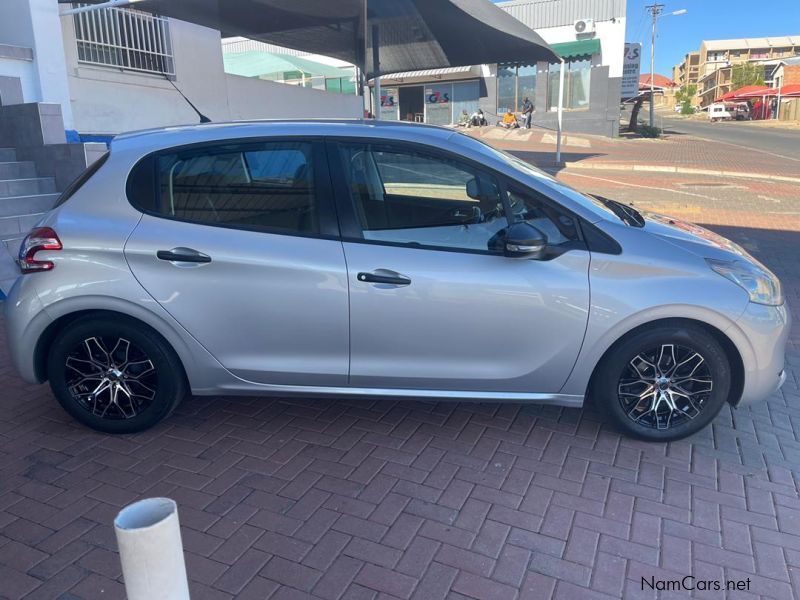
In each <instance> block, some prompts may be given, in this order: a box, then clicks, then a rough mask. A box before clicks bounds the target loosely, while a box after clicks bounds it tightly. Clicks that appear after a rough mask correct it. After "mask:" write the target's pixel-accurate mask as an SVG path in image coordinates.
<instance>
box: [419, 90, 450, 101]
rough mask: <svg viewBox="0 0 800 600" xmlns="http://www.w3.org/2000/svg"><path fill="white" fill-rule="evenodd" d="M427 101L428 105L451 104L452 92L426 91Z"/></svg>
mask: <svg viewBox="0 0 800 600" xmlns="http://www.w3.org/2000/svg"><path fill="white" fill-rule="evenodd" d="M425 100H426V101H427V102H428V104H447V103H448V102H450V92H433V91H431V90H426V93H425Z"/></svg>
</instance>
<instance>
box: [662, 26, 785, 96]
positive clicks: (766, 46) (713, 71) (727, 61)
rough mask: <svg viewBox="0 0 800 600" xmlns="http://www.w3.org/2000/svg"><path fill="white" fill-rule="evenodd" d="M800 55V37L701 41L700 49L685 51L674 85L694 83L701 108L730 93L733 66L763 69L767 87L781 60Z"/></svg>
mask: <svg viewBox="0 0 800 600" xmlns="http://www.w3.org/2000/svg"><path fill="white" fill-rule="evenodd" d="M799 54H800V35H790V36H776V37H767V38H740V39H733V40H703V42H702V43H701V44H700V49H699V50H698V51H696V52H689V53H687V54H686V56H685V57H684V60H683V62H682V63H680V64H678V65H675V67H674V68H673V79H674V80H675V82H676V83H677V84H678V85H681V86H683V85H689V84H696V85H697V87H698V91H697V94H698V98H699V99H700V105H701V106H708V105H709V104H711V103H712V102H713V101H714V100H715V99H716V98H718V97H719V96H721V95H722V94H725V93H726V92H729V91H731V80H732V77H733V67H734V66H735V65H737V64H741V63H746V62H750V63H756V64H759V65H761V66H763V67H764V79H765V83H766V85H770V84H771V82H772V80H773V77H774V73H775V70H776V69H777V68H778V66H779V65H780V64H781V60H782V59H786V58H790V57H792V56H795V55H799Z"/></svg>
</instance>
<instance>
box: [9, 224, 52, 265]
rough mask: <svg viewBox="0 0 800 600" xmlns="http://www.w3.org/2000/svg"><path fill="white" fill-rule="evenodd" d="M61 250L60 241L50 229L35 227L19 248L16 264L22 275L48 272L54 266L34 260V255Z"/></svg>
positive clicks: (45, 261)
mask: <svg viewBox="0 0 800 600" xmlns="http://www.w3.org/2000/svg"><path fill="white" fill-rule="evenodd" d="M62 248H63V246H62V245H61V240H59V239H58V236H57V235H56V232H55V231H53V230H52V229H51V228H50V227H37V228H36V229H33V230H31V232H30V233H29V234H28V235H27V237H26V238H25V239H24V240H22V245H21V246H20V247H19V258H18V259H17V263H18V264H19V268H20V270H21V271H22V274H23V275H24V274H26V273H37V272H39V271H49V270H50V269H52V268H53V267H54V266H55V265H54V264H53V263H52V262H51V261H49V260H36V253H37V252H39V251H40V250H61V249H62Z"/></svg>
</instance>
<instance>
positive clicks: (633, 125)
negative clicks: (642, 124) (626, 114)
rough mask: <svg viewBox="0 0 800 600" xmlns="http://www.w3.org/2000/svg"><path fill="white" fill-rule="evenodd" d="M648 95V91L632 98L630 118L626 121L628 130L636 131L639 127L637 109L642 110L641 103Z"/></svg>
mask: <svg viewBox="0 0 800 600" xmlns="http://www.w3.org/2000/svg"><path fill="white" fill-rule="evenodd" d="M649 97H650V93H649V92H648V93H647V94H639V96H638V97H637V98H636V100H634V102H633V107H632V108H631V120H630V123H628V131H630V132H632V133H636V131H637V129H638V127H639V111H640V110H642V104H644V101H645V99H646V98H649Z"/></svg>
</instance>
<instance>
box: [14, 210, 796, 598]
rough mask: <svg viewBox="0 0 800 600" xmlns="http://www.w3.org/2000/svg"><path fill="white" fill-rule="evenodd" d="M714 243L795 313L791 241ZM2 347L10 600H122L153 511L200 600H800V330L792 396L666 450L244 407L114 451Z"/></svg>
mask: <svg viewBox="0 0 800 600" xmlns="http://www.w3.org/2000/svg"><path fill="white" fill-rule="evenodd" d="M732 202H734V201H733V200H732ZM754 206H756V205H755V204H754ZM756 212H757V210H756V209H755V208H754V209H753V215H754V216H755V215H756ZM701 216H702V215H701ZM706 216H708V220H710V221H712V222H714V221H715V220H716V221H719V220H724V219H720V218H715V217H714V215H711V214H708V215H706ZM697 220H699V221H702V220H703V219H697ZM719 229H720V230H721V231H723V232H724V233H726V234H728V235H730V236H732V237H734V238H737V239H740V240H742V241H745V242H746V243H748V244H750V247H751V248H752V249H753V250H754V252H756V254H758V255H759V256H760V257H761V258H762V259H763V260H765V261H766V262H767V263H768V264H770V265H771V266H772V267H774V268H775V269H776V270H777V271H778V273H779V274H780V275H781V276H782V278H783V280H784V282H785V284H786V287H787V295H788V297H789V300H790V302H792V303H793V306H794V307H795V309H796V308H797V307H799V306H800V265H799V264H798V262H797V248H798V247H800V244H798V240H799V239H800V234H798V232H797V231H791V230H789V231H786V230H784V231H779V230H777V229H758V228H751V229H743V228H741V227H727V228H726V227H724V226H720V227H719ZM797 316H798V315H797V312H796V311H795V318H796V319H797ZM798 320H799V321H800V319H798ZM3 336H4V332H3V328H2V324H1V323H0V338H2V337H3ZM4 341H5V340H0V348H2V350H0V390H2V392H0V394H2V397H1V398H0V408H2V411H1V412H0V598H4V599H5V598H8V599H12V598H31V599H33V598H42V599H53V598H65V599H74V598H87V599H95V598H105V599H108V598H123V597H124V590H123V586H122V578H121V571H120V566H119V560H118V556H117V554H116V544H115V540H114V534H113V529H112V527H111V523H112V520H113V518H114V516H115V514H116V512H117V511H118V510H119V509H120V508H121V507H123V506H124V505H126V504H128V503H130V502H132V501H134V500H137V499H139V498H143V497H150V496H169V497H171V498H174V499H175V500H176V501H177V502H178V504H179V506H180V518H181V523H182V527H183V540H184V545H185V550H186V561H187V568H188V572H189V576H190V579H191V582H190V585H191V589H192V597H193V599H195V600H201V599H212V598H213V599H227V598H234V597H235V598H242V599H249V598H253V599H266V598H270V599H288V598H292V599H294V598H310V597H313V598H322V599H328V600H336V599H357V598H372V599H375V598H381V599H385V600H389V599H392V598H402V599H409V598H414V599H422V600H430V599H437V598H452V599H466V598H474V599H481V600H483V599H509V600H515V599H523V598H535V599H541V598H551V597H552V598H561V599H566V598H577V599H593V598H594V599H614V598H620V597H625V598H634V599H635V598H655V597H661V598H684V597H687V594H686V593H676V592H663V593H661V594H660V595H658V594H657V593H656V592H653V591H650V590H649V589H644V590H643V589H642V578H643V577H645V578H648V579H649V578H651V577H654V578H655V579H661V580H673V579H680V578H682V577H684V576H685V575H688V574H692V575H694V576H695V577H696V578H697V579H708V580H721V581H724V580H726V579H737V580H739V579H741V580H747V579H749V581H750V585H749V591H743V592H738V593H736V594H732V595H730V596H729V597H732V598H757V597H764V598H778V599H784V598H787V599H788V598H792V597H793V596H795V591H796V590H798V591H800V500H799V499H798V484H797V481H798V479H797V477H798V474H800V441H798V432H800V388H799V386H798V384H799V383H800V352H799V351H798V350H800V334H798V329H797V328H795V330H794V332H793V335H792V338H791V341H790V351H789V378H788V381H787V384H786V386H785V387H784V389H783V390H782V391H781V392H780V393H777V394H775V395H774V396H772V397H771V398H770V399H769V401H768V402H766V403H763V404H759V405H757V406H753V407H750V408H743V409H740V410H737V411H731V410H729V409H725V410H723V412H722V414H721V415H720V416H719V417H718V418H717V419H716V420H715V421H714V423H713V426H712V427H710V428H708V429H707V430H705V431H703V432H702V433H700V434H698V435H696V436H695V437H693V438H692V439H689V440H684V441H681V442H677V443H672V444H667V445H662V444H645V443H640V442H636V441H632V440H630V439H626V438H623V437H621V436H620V435H619V434H618V433H617V432H616V431H614V429H613V428H612V427H611V426H610V425H609V424H608V423H607V422H606V420H605V418H604V417H603V415H602V414H600V413H599V412H598V411H597V410H596V409H594V408H593V407H592V406H589V407H587V408H585V409H583V410H574V409H556V408H552V407H550V408H544V407H537V406H521V405H490V404H460V403H459V404H454V403H450V404H448V403H429V402H395V401H375V402H365V401H348V400H339V401H319V400H314V401H311V400H290V401H284V400H265V399H250V398H245V399H228V398H214V399H193V400H190V401H187V402H185V403H184V404H183V405H182V406H181V408H180V409H179V410H178V412H177V413H176V414H175V415H174V416H173V417H172V418H170V419H169V421H168V422H166V423H164V424H163V425H161V426H159V427H158V428H156V429H154V430H152V431H149V432H146V433H143V434H139V435H135V436H126V437H111V436H105V435H100V434H96V433H93V432H91V431H88V430H86V429H84V428H82V427H80V426H77V425H76V424H75V423H73V422H72V421H71V420H70V419H69V418H67V417H66V416H65V414H64V413H63V412H62V411H61V410H60V409H59V408H58V407H57V405H56V404H55V401H54V400H53V399H52V397H51V395H50V393H49V391H48V389H47V388H46V387H35V386H30V385H26V384H23V383H22V382H21V381H20V380H19V379H18V378H17V377H16V375H15V374H14V373H13V372H12V370H11V367H10V366H9V364H8V360H7V355H6V354H5V347H4ZM695 595H696V596H697V597H699V598H723V597H724V593H722V592H696V593H695Z"/></svg>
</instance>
